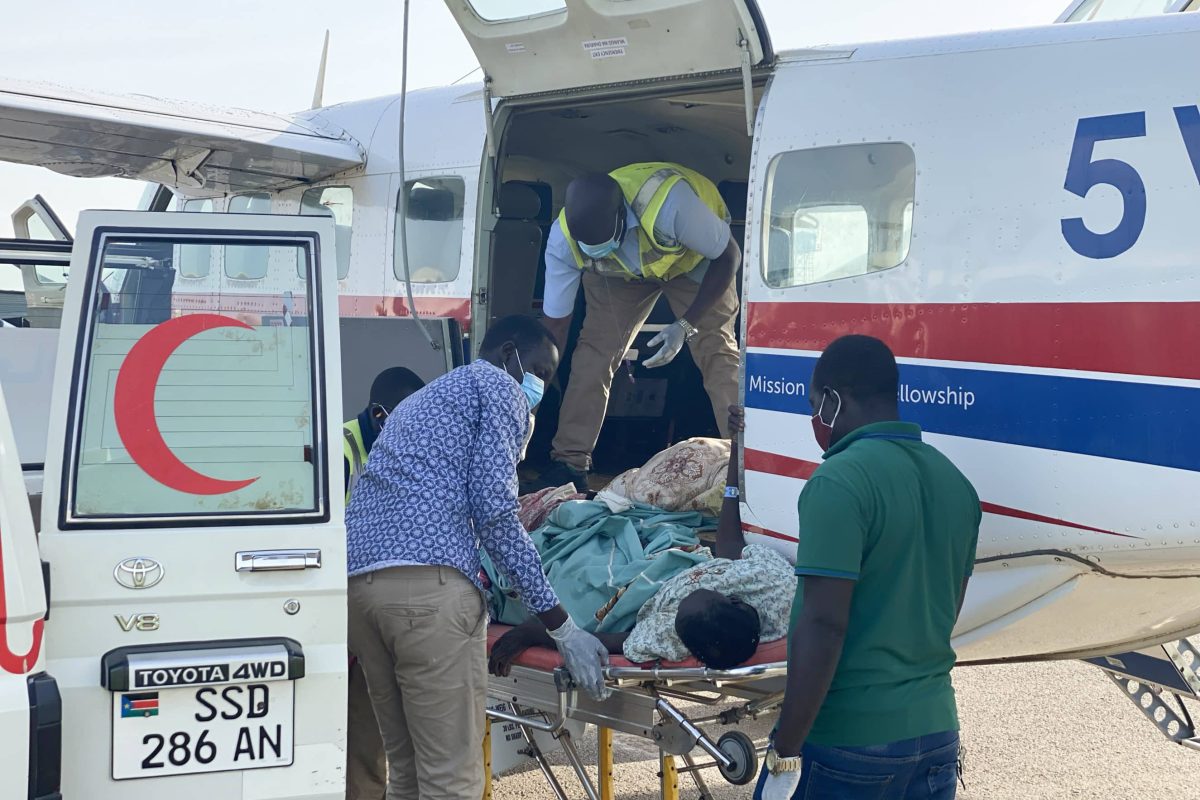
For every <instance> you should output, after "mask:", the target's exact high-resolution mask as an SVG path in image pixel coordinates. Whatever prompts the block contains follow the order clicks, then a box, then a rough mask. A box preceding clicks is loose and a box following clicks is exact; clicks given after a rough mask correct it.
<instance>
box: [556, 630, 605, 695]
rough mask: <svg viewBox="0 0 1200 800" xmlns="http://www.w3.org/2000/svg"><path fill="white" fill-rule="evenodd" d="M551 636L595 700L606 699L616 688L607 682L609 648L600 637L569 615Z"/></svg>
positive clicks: (582, 684) (574, 673)
mask: <svg viewBox="0 0 1200 800" xmlns="http://www.w3.org/2000/svg"><path fill="white" fill-rule="evenodd" d="M550 638H551V639H553V640H554V644H555V645H556V646H557V647H558V652H559V653H561V654H562V657H563V661H565V662H566V663H567V670H568V671H569V672H570V673H571V677H572V678H574V679H575V682H576V683H578V684H579V685H580V686H582V687H583V689H584V691H586V692H587V693H588V694H589V695H591V696H592V698H593V699H595V700H605V699H607V698H608V696H609V695H610V694H612V690H610V689H609V688H608V687H607V686H605V685H604V672H603V671H602V668H603V666H604V665H605V664H607V663H608V648H606V647H605V646H604V645H602V644H601V643H600V640H599V639H597V638H596V637H595V636H592V635H591V634H590V633H588V632H587V631H585V630H583V629H582V628H580V627H579V626H578V625H576V624H575V620H573V619H571V618H570V617H567V621H566V622H564V623H563V624H562V625H561V626H559V627H557V628H555V629H554V630H552V631H550Z"/></svg>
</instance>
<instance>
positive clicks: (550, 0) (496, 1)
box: [470, 0, 567, 22]
mask: <svg viewBox="0 0 1200 800" xmlns="http://www.w3.org/2000/svg"><path fill="white" fill-rule="evenodd" d="M470 1H471V9H472V10H473V11H474V12H475V14H476V16H478V17H479V18H480V19H482V20H483V21H484V22H505V21H507V20H513V19H523V18H525V17H536V16H540V15H542V14H553V13H554V12H556V11H564V10H566V8H567V4H566V3H565V2H564V0H470Z"/></svg>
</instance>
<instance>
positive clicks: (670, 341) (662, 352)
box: [646, 320, 687, 368]
mask: <svg viewBox="0 0 1200 800" xmlns="http://www.w3.org/2000/svg"><path fill="white" fill-rule="evenodd" d="M686 341H687V331H686V330H684V327H683V324H682V323H681V322H680V321H679V320H675V321H674V322H672V323H671V324H670V325H668V326H667V327H665V328H663V329H662V330H661V331H659V333H658V335H657V336H655V337H654V338H653V339H651V340H650V341H649V342H648V346H649V347H654V346H655V345H659V344H661V345H662V347H660V348H659V349H658V352H657V353H655V354H654V355H652V356H650V358H647V359H646V366H647V367H651V368H653V367H663V366H666V365H667V364H670V363H671V362H672V361H673V360H674V359H675V356H677V355H679V351H680V350H682V349H683V345H684V342H686Z"/></svg>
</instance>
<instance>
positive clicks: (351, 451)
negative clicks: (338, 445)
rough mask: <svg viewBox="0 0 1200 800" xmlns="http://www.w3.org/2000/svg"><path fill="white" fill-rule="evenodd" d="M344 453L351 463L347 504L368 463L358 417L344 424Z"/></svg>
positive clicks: (348, 462) (347, 460)
mask: <svg viewBox="0 0 1200 800" xmlns="http://www.w3.org/2000/svg"><path fill="white" fill-rule="evenodd" d="M342 454H343V455H344V456H345V457H346V463H347V464H349V465H350V482H349V483H347V484H346V505H349V504H350V493H351V492H353V491H354V484H356V483H358V476H359V475H361V474H362V471H363V467H365V466H366V464H367V447H366V445H365V444H363V435H362V426H361V425H359V423H358V420H357V419H352V420H350V421H349V422H347V423H345V424H343V425H342Z"/></svg>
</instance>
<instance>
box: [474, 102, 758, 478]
mask: <svg viewBox="0 0 1200 800" xmlns="http://www.w3.org/2000/svg"><path fill="white" fill-rule="evenodd" d="M760 95H761V89H760V90H757V91H756V97H755V102H756V104H757V101H758V97H759V96H760ZM745 114H746V112H745V107H744V105H743V101H742V89H741V86H740V85H738V86H736V87H733V88H729V89H725V90H720V91H709V92H703V93H691V94H674V95H661V96H655V97H647V98H644V99H637V100H628V99H626V100H621V101H609V102H597V103H588V104H574V105H572V104H562V105H555V106H552V107H545V106H542V107H537V108H534V109H530V110H525V111H522V110H517V111H514V112H513V113H512V115H511V116H510V117H509V119H508V121H507V125H506V126H505V130H504V132H503V136H502V138H501V141H500V147H499V152H498V179H497V181H496V183H495V185H496V186H497V187H498V189H497V192H496V194H497V196H496V198H495V202H494V204H493V208H494V209H495V210H496V211H497V220H496V224H495V229H494V231H493V232H492V235H491V241H490V245H489V246H488V247H487V250H486V252H488V253H489V261H488V269H490V270H491V276H490V277H491V280H489V281H488V285H489V298H490V299H489V309H488V310H489V315H490V318H491V319H496V318H499V317H502V316H505V315H507V314H512V313H529V312H531V311H532V312H538V311H540V309H541V298H542V291H543V284H544V276H545V247H546V240H547V237H548V235H549V233H550V230H551V227H552V226H553V225H554V224H557V222H556V220H557V216H558V213H559V212H560V210H561V209H562V202H563V196H564V194H565V191H566V187H567V184H568V183H570V181H571V179H572V178H574V177H575V176H577V175H580V174H582V173H585V172H590V171H605V172H607V171H610V170H613V169H616V168H618V167H621V166H624V165H626V164H631V163H635V162H640V161H671V162H676V163H680V164H683V165H684V166H687V167H690V168H691V169H694V170H696V171H698V172H700V173H701V174H703V175H706V176H707V177H709V178H710V179H711V180H712V181H713V182H714V183H716V184H717V186H718V188H719V190H720V192H721V194H722V196H723V197H724V199H725V202H726V205H727V206H728V207H729V211H730V216H731V217H732V222H731V229H732V232H733V235H734V237H735V239H736V241H737V242H738V244H739V246H741V247H742V249H743V251H744V249H745V246H744V240H745V230H746V219H745V218H746V190H747V177H748V175H749V170H750V155H751V152H750V138H749V137H748V136H747V135H746V117H745ZM740 277H741V276H740V273H739V275H738V281H739V285H740ZM586 313H587V309H586V304H585V303H584V299H583V292H580V293H579V296H578V297H577V298H576V307H575V315H574V319H573V322H572V326H571V332H570V337H569V341H568V345H567V349H566V352H565V353H564V355H563V362H562V366H561V368H560V370H559V380H558V381H557V385H554V386H550V387H547V392H546V399H545V400H544V401H543V403H542V405H541V407H540V409H539V413H538V418H537V425H536V427H535V430H534V436H533V441H532V442H531V443H530V446H529V450H528V458H527V461H526V466H527V467H533V468H537V467H541V466H545V465H546V464H547V463H548V461H549V454H550V448H551V441H552V439H553V436H554V433H555V431H556V430H557V427H558V425H557V423H558V411H559V406H560V404H561V398H562V391H563V389H565V386H566V382H567V381H568V379H569V376H570V369H571V355H572V351H573V348H574V343H575V341H576V339H577V338H578V335H579V330H580V327H581V325H582V320H583V317H584V315H585V314H586ZM673 319H674V316H673V315H672V313H671V310H670V308H669V307H668V305H667V302H666V299H665V298H661V299H660V300H659V303H658V305H657V306H656V307H655V309H654V311H653V312H652V313H651V315H650V318H649V319H648V320H647V323H646V325H645V326H644V327H643V329H642V330H641V332H640V333H639V334H638V335H637V336H636V337H635V338H634V342H633V345H632V348H631V349H632V350H634V351H636V352H637V354H638V359H637V360H636V361H626V363H625V365H624V366H622V367H621V368H620V369H618V371H617V374H616V376H615V377H614V379H613V384H612V389H611V392H610V396H609V404H608V413H607V416H606V419H605V423H604V428H603V429H602V431H601V434H600V440H599V442H598V443H597V446H596V450H595V452H594V454H593V460H594V463H593V476H594V477H593V481H592V483H593V488H599V487H600V486H601V485H603V483H604V481H605V478H606V476H611V475H614V474H617V473H619V472H621V471H623V470H625V469H628V468H630V467H634V466H640V465H641V464H643V463H645V461H646V460H648V459H649V458H650V457H651V456H652V455H654V454H655V453H657V452H659V451H660V450H662V449H664V448H665V447H667V446H669V445H670V444H673V443H675V442H677V441H681V440H683V439H687V438H690V437H693V436H718V435H719V433H718V429H717V425H716V421H715V419H714V416H713V412H712V407H711V405H710V403H709V401H708V396H707V394H706V393H705V391H704V388H703V385H702V383H701V377H700V372H699V370H698V369H697V368H696V366H695V364H694V363H693V362H692V359H691V357H690V355H689V354H688V352H687V348H684V351H683V352H682V353H680V355H679V356H678V357H677V358H676V359H675V360H674V361H673V362H672V363H670V364H668V365H667V366H665V367H660V368H657V369H647V368H646V367H644V366H642V365H641V361H644V360H645V358H647V357H648V356H650V355H652V354H653V353H654V351H655V350H656V349H657V348H647V347H646V343H647V342H648V341H649V340H650V339H651V338H653V336H654V335H655V334H656V333H657V332H658V330H660V329H661V327H662V326H663V325H666V324H668V323H670V322H672V321H673ZM738 326H739V330H738V335H739V337H740V320H739V322H738Z"/></svg>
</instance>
